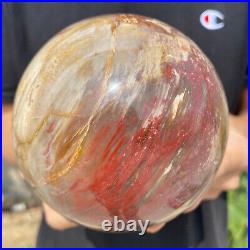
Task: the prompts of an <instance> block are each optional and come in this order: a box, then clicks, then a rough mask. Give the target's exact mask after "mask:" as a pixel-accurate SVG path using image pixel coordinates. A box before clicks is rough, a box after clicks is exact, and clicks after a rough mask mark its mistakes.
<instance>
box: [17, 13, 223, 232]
mask: <svg viewBox="0 0 250 250" xmlns="http://www.w3.org/2000/svg"><path fill="white" fill-rule="evenodd" d="M227 119H228V110H227V104H226V98H225V95H224V92H223V88H222V85H221V83H220V80H219V78H218V76H217V74H216V71H215V69H214V67H213V65H212V64H211V62H210V61H209V59H208V58H207V57H206V56H205V54H204V53H203V52H202V51H201V50H200V49H199V48H198V46H197V45H196V44H195V43H194V42H193V41H192V40H191V39H189V38H188V37H186V36H185V35H184V34H182V33H181V32H179V31H178V30H176V29H175V28H173V27H171V26H169V25H167V24H165V23H162V22H160V21H158V20H155V19H151V18H148V17H143V16H137V15H132V14H131V15H130V14H126V15H125V14H119V15H107V16H99V17H94V18H90V19H86V20H83V21H80V22H77V23H75V24H73V25H71V26H69V27H67V28H65V29H64V30H62V31H61V32H59V33H58V34H57V35H55V36H54V37H53V38H52V39H50V40H49V41H48V42H47V43H46V44H45V45H44V46H43V47H42V48H41V49H40V51H39V52H38V53H37V54H36V55H35V57H34V58H33V59H32V61H31V63H30V64H29V65H28V67H27V69H26V70H25V72H24V74H23V76H22V78H21V81H20V84H19V86H18V90H17V93H16V97H15V104H14V126H13V137H14V147H15V151H16V155H17V159H18V164H19V166H20V168H21V170H22V172H23V174H24V176H25V177H26V179H27V180H28V182H29V183H30V184H31V185H32V187H33V189H34V190H35V192H37V194H38V195H39V196H40V197H41V198H42V199H43V200H44V201H45V202H47V203H48V204H49V205H50V206H51V207H52V208H54V209H55V210H56V211H58V212H59V213H61V214H62V215H64V216H65V217H67V218H69V219H71V220H73V221H76V222H78V223H80V224H82V225H85V226H87V227H90V228H94V229H101V223H102V221H103V220H111V221H112V219H113V217H114V216H117V217H118V218H120V219H122V220H124V221H125V222H126V221H128V220H131V219H134V220H138V219H140V220H142V221H145V220H150V223H151V224H157V223H162V222H166V221H169V220H171V219H173V218H174V217H176V216H177V215H179V214H181V213H182V212H183V211H185V210H186V209H188V208H190V206H192V205H193V204H194V203H195V202H197V200H198V199H199V198H200V196H201V195H202V193H203V192H204V191H205V190H206V188H207V187H208V185H209V183H210V182H211V180H212V179H213V177H214V176H215V174H216V170H217V168H218V166H219V165H220V162H221V160H222V157H223V153H224V149H225V145H226V141H227Z"/></svg>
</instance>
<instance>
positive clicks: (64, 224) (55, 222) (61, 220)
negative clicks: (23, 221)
mask: <svg viewBox="0 0 250 250" xmlns="http://www.w3.org/2000/svg"><path fill="white" fill-rule="evenodd" d="M43 209H44V215H45V220H46V223H47V224H48V225H49V226H50V227H51V228H53V229H55V230H60V231H61V230H65V229H69V228H73V227H76V226H77V224H76V223H75V222H73V221H71V220H68V219H66V218H65V217H63V216H62V215H60V214H59V213H58V212H56V211H55V210H54V209H52V208H51V207H50V206H48V205H47V204H46V203H43Z"/></svg>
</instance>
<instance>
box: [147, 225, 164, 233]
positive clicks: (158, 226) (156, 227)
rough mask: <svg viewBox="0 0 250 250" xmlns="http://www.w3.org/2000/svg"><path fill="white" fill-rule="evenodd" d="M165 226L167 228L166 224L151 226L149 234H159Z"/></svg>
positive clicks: (148, 230)
mask: <svg viewBox="0 0 250 250" xmlns="http://www.w3.org/2000/svg"><path fill="white" fill-rule="evenodd" d="M164 226H165V223H161V224H156V225H153V226H150V227H149V228H148V229H147V233H150V234H154V233H157V232H158V231H160V230H161V229H162V228H163V227H164Z"/></svg>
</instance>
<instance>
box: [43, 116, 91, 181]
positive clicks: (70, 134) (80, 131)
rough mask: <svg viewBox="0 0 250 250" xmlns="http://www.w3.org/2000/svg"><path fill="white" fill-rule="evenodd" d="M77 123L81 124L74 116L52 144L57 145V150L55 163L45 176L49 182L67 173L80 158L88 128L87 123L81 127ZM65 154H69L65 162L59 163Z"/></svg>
mask: <svg viewBox="0 0 250 250" xmlns="http://www.w3.org/2000/svg"><path fill="white" fill-rule="evenodd" d="M79 124H81V121H79V117H76V118H74V119H73V120H72V121H71V124H70V126H69V127H68V128H67V130H66V131H65V132H64V133H63V134H61V136H60V137H59V138H58V139H57V141H56V142H55V145H53V146H54V147H56V145H58V150H57V152H56V154H55V164H54V166H53V168H52V170H51V171H50V172H49V173H48V176H47V181H48V182H49V183H51V182H54V181H56V180H57V179H58V178H59V177H61V176H63V175H65V174H66V173H68V172H69V170H70V169H71V168H72V167H73V166H75V165H76V162H77V161H78V160H79V159H80V157H81V155H82V151H83V145H84V140H85V137H86V131H87V129H88V128H87V125H85V126H83V127H82V126H79ZM66 155H69V156H68V158H67V160H66V162H64V161H63V163H61V160H62V159H63V158H64V157H65V156H66ZM62 165H63V166H62ZM65 165H66V166H65Z"/></svg>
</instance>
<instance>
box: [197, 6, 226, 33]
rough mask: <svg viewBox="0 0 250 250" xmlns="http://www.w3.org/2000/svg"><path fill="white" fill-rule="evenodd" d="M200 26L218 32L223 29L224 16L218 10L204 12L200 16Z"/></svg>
mask: <svg viewBox="0 0 250 250" xmlns="http://www.w3.org/2000/svg"><path fill="white" fill-rule="evenodd" d="M200 22H201V24H202V26H203V27H204V28H206V29H208V30H219V29H222V28H223V27H224V25H225V24H224V15H223V14H222V13H221V12H220V11H218V10H205V11H204V12H203V13H202V14H201V15H200Z"/></svg>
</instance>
